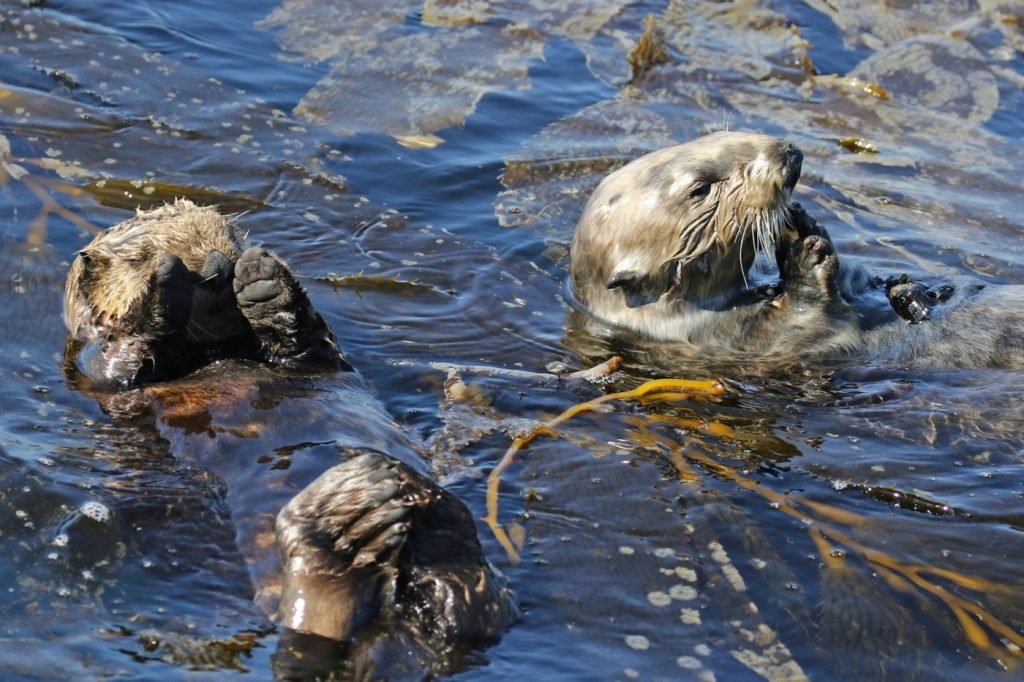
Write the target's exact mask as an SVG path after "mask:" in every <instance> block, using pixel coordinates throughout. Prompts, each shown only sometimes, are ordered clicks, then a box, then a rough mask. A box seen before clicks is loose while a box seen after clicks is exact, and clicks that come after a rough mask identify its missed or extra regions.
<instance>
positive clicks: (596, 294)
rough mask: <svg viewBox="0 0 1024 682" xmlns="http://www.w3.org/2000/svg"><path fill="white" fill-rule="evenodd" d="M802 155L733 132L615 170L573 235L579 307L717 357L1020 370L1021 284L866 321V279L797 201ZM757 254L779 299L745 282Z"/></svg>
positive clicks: (1023, 334) (905, 292)
mask: <svg viewBox="0 0 1024 682" xmlns="http://www.w3.org/2000/svg"><path fill="white" fill-rule="evenodd" d="M802 158H803V157H802V155H801V154H800V152H799V151H798V150H796V149H795V148H794V147H792V146H791V145H789V144H787V143H785V142H783V141H781V140H778V139H775V138H771V137H768V136H765V135H754V134H747V133H735V132H726V133H715V134H713V135H708V136H705V137H702V138H698V139H697V140H694V141H692V142H688V143H686V144H682V145H678V146H675V147H670V148H668V149H664V150H661V151H658V152H654V153H653V154H648V155H647V156H644V157H641V158H639V159H637V160H636V161H633V162H632V163H630V164H627V165H626V166H624V167H623V168H621V169H619V170H618V171H615V172H614V173H612V174H610V175H609V176H608V177H607V178H605V180H604V181H602V183H601V184H600V185H599V186H598V188H597V190H595V192H594V194H593V196H592V197H591V199H590V201H589V202H588V203H587V206H586V208H585V209H584V211H583V214H582V216H581V217H580V220H579V222H578V223H577V225H576V232H575V234H574V236H573V241H572V247H571V251H570V257H571V263H570V272H571V278H572V284H573V289H574V292H575V294H576V296H577V298H578V299H579V301H580V303H581V304H582V305H583V306H584V307H585V308H586V311H587V312H588V313H589V314H591V315H593V316H595V317H597V318H599V319H601V320H603V321H605V322H606V323H611V324H612V325H613V326H615V327H617V328H619V329H620V330H622V331H625V332H626V333H627V334H634V335H637V336H640V337H642V338H647V339H651V340H654V341H677V342H682V343H685V344H688V345H691V346H694V347H696V348H697V349H699V348H700V347H704V348H707V349H709V350H711V349H714V350H713V353H714V354H717V355H719V356H721V354H722V353H728V352H730V351H734V352H737V353H745V354H746V355H747V357H749V356H750V355H754V356H759V357H760V358H761V360H764V361H767V362H769V363H776V362H780V361H782V362H801V361H814V360H823V359H827V358H833V357H841V356H850V355H854V354H867V355H870V356H872V357H877V358H880V359H882V360H883V361H886V362H891V363H895V364H901V365H918V366H924V367H935V366H939V367H977V368H984V367H1006V368H1024V353H1022V352H1021V351H1022V349H1024V287H1010V286H1006V287H999V288H998V292H996V291H992V290H990V289H984V290H982V288H980V287H978V286H977V285H970V284H961V285H960V286H959V287H957V288H956V293H955V294H953V295H951V296H950V295H949V294H948V293H947V294H946V295H944V296H942V297H940V298H941V300H937V299H936V300H933V299H932V298H929V297H928V295H927V292H926V291H925V290H924V289H923V288H922V287H915V286H914V285H913V284H912V283H909V284H900V285H899V286H898V288H897V289H896V290H891V291H890V302H891V305H892V310H890V311H888V316H887V318H886V319H883V320H881V321H874V322H872V323H870V324H868V325H865V323H864V320H867V319H871V318H872V317H874V311H869V310H867V309H863V310H861V309H858V307H857V304H858V296H857V294H858V292H859V291H861V290H863V288H864V286H865V283H866V282H868V281H869V280H870V279H871V278H870V277H868V276H867V274H866V273H863V272H861V271H860V270H859V269H856V268H845V267H843V266H842V264H841V261H840V259H839V257H838V255H836V254H835V251H834V249H833V247H832V244H831V241H830V240H829V238H828V233H827V231H826V230H824V228H822V227H821V226H819V225H818V224H817V223H816V222H815V221H814V220H813V218H811V217H810V216H808V215H807V214H806V212H804V211H803V209H802V208H800V206H799V205H798V204H790V203H789V201H790V195H791V192H792V189H793V187H794V186H795V185H796V182H797V180H798V178H799V174H800V164H801V160H802ZM757 251H761V252H763V253H766V254H768V253H771V252H773V251H774V255H775V259H776V261H777V263H778V265H779V273H780V275H781V276H782V280H783V281H782V283H781V293H776V292H775V291H774V290H771V291H768V292H764V291H761V290H757V289H752V288H751V287H750V286H749V281H748V273H749V270H750V267H751V265H752V263H753V260H754V256H755V253H756V252H757ZM946 299H948V300H946ZM908 322H909V323H908Z"/></svg>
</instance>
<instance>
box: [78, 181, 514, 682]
mask: <svg viewBox="0 0 1024 682" xmlns="http://www.w3.org/2000/svg"><path fill="white" fill-rule="evenodd" d="M231 227H232V226H231V221H230V220H227V219H225V218H224V217H223V216H221V215H220V214H219V213H218V212H217V211H216V210H215V209H213V208H209V207H199V206H196V205H194V204H192V203H191V202H188V201H184V200H179V201H176V202H175V203H174V204H173V205H168V206H164V207H161V208H157V209H155V210H151V211H140V212H139V213H138V215H136V216H135V217H134V218H132V219H130V220H128V221H125V222H124V223H121V224H119V225H116V226H114V227H112V228H111V229H110V230H108V231H107V232H104V233H102V234H100V235H99V236H97V237H96V238H95V240H94V241H93V242H92V243H91V244H89V245H88V246H87V247H86V248H85V249H83V251H82V252H80V254H79V256H78V258H77V259H76V260H75V263H74V264H73V266H72V268H71V271H70V273H69V276H68V282H67V287H66V299H65V319H66V321H67V324H68V329H69V336H70V337H73V338H74V339H77V340H78V341H79V343H78V344H74V343H72V344H69V345H68V352H69V353H71V357H69V358H68V362H67V363H66V365H67V366H68V368H69V372H70V375H76V369H77V370H81V372H82V373H84V374H86V377H87V379H86V380H85V381H83V382H81V383H80V384H79V385H82V386H83V388H85V390H88V391H90V392H91V393H92V394H93V395H96V396H97V397H98V398H99V399H100V400H101V402H102V404H103V405H104V407H105V409H107V410H108V411H109V412H111V413H113V414H115V415H119V416H126V415H128V416H132V417H139V416H140V415H145V414H147V413H148V414H151V415H152V416H153V418H154V425H155V427H156V429H157V431H158V432H159V435H160V436H161V437H162V438H163V439H164V440H166V441H168V442H169V443H171V448H172V450H173V451H174V454H175V455H176V456H177V457H178V458H179V460H181V461H182V463H183V465H186V466H199V467H202V468H205V469H208V470H211V471H213V472H214V473H216V474H217V475H218V476H219V477H220V478H221V479H222V480H223V481H224V482H225V483H226V486H227V499H228V503H229V506H230V507H231V509H232V514H233V518H234V519H235V525H236V532H237V534H238V538H239V545H240V547H241V548H242V550H243V553H244V554H245V555H246V559H247V562H248V564H249V568H250V573H251V575H252V577H253V582H254V586H255V590H256V601H257V603H258V604H259V605H260V606H261V607H262V608H263V609H264V610H265V611H266V612H267V613H268V615H270V616H271V618H272V619H273V620H274V621H275V622H277V623H279V624H281V625H282V626H284V627H286V628H288V629H290V630H292V631H295V632H296V633H306V634H311V635H315V636H318V637H323V638H328V639H332V640H344V641H348V642H350V644H351V646H352V647H354V649H353V650H354V651H357V652H358V651H363V652H366V651H371V652H372V651H376V650H379V649H380V648H381V645H380V641H381V638H382V637H385V634H382V633H386V637H385V638H388V637H391V638H393V637H394V636H395V634H394V633H395V632H399V631H400V632H403V633H405V634H404V635H403V636H402V637H400V638H399V640H400V641H401V642H402V644H398V645H395V646H404V647H405V649H406V650H415V649H416V647H417V646H419V647H420V653H419V655H418V656H419V658H420V659H422V662H423V666H424V667H427V668H428V669H429V668H430V667H431V666H430V659H431V656H432V653H436V652H438V651H443V650H444V649H445V648H446V647H450V646H452V645H453V642H456V641H459V640H466V639H472V638H479V637H492V636H495V635H497V634H499V633H500V632H501V631H502V630H503V629H504V628H505V627H507V626H508V625H509V624H510V623H511V622H512V621H513V620H514V619H515V618H516V617H517V614H518V611H517V607H516V605H515V603H514V600H513V599H512V597H511V594H510V593H509V591H508V589H507V587H506V586H505V582H504V579H503V578H502V577H501V575H500V574H498V573H497V572H496V571H495V570H494V569H493V567H492V566H491V565H490V564H489V563H488V562H487V560H486V558H485V557H484V554H483V550H482V548H481V546H480V543H479V540H478V538H477V534H476V527H475V524H474V521H473V518H472V515H471V514H470V512H469V510H468V509H467V508H466V506H465V505H464V504H463V503H462V502H461V501H459V500H458V499H457V498H456V497H455V496H453V495H452V494H451V493H449V492H447V491H446V490H444V489H442V488H441V487H439V486H438V485H437V484H436V483H435V482H434V481H433V480H432V479H431V478H430V477H429V476H428V475H427V467H426V461H425V457H424V455H423V451H422V448H421V446H420V445H419V444H418V443H417V442H416V441H415V440H414V439H412V438H411V437H409V436H408V435H407V434H405V433H404V432H403V431H402V430H401V429H400V428H399V427H398V426H397V425H396V424H395V423H394V421H393V420H392V419H391V418H390V417H389V416H388V415H387V414H386V412H385V411H384V409H383V407H382V406H381V405H380V404H379V403H378V402H377V401H376V400H375V399H374V398H373V397H372V396H371V395H370V393H369V391H368V389H367V387H366V386H365V384H364V383H363V381H362V379H361V378H360V377H359V375H358V374H357V373H356V372H355V371H352V369H351V367H350V366H349V365H348V363H347V362H346V361H345V360H344V357H343V356H342V353H341V351H340V349H339V348H338V346H337V344H336V342H335V337H334V335H333V333H332V332H331V330H330V328H329V327H328V325H327V324H326V322H325V321H324V320H323V318H322V317H321V316H320V315H319V314H318V313H317V312H316V310H314V309H313V307H312V305H311V304H310V301H309V298H308V296H307V295H306V293H305V292H304V291H303V290H302V287H301V286H299V284H298V283H297V282H296V280H295V278H294V277H293V276H292V274H291V273H290V271H289V270H288V267H287V266H286V265H285V263H284V262H283V261H282V260H281V259H279V258H278V257H277V256H275V255H274V254H273V253H271V252H269V251H267V250H266V249H263V248H261V247H250V248H248V249H244V250H243V249H241V247H240V246H239V245H238V241H237V239H236V238H235V236H234V234H233V233H232V229H231ZM83 342H84V351H82V352H83V353H85V354H88V355H89V357H88V358H86V359H85V360H84V361H83V358H82V357H81V355H79V356H77V357H76V356H75V353H76V352H77V351H78V350H79V349H81V348H82V346H83ZM214 359H216V360H218V361H217V362H211V360H214ZM280 367H284V368H286V369H287V370H288V371H285V372H282V371H281V370H280V369H279V368H280ZM296 368H305V369H308V370H318V371H317V372H316V373H315V374H313V373H311V372H309V371H307V372H302V371H299V372H296V371H294V370H295V369H296ZM193 370H195V371H193ZM325 370H330V371H325ZM183 374H185V375H186V376H183V377H181V378H174V377H179V376H181V375H183ZM76 379H77V377H76ZM164 379H167V380H164ZM311 379H312V380H313V381H312V382H311ZM311 383H312V384H315V385H313V386H311ZM143 425H144V422H140V426H143ZM267 453H273V456H272V457H270V458H269V459H268V454H267ZM282 458H283V459H284V463H282V461H281V459H282ZM275 534H276V537H277V542H276V547H275V543H274V542H273V541H270V542H268V538H273V537H274V535H275ZM357 655H358V654H357ZM299 658H301V655H300V656H299Z"/></svg>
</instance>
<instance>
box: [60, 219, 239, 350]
mask: <svg viewBox="0 0 1024 682" xmlns="http://www.w3.org/2000/svg"><path fill="white" fill-rule="evenodd" d="M213 251H219V252H220V253H222V254H224V255H225V256H226V257H227V258H228V259H230V260H232V261H233V260H235V259H237V257H238V250H237V247H236V240H235V236H234V234H233V233H232V231H231V226H230V222H229V221H228V220H227V219H226V218H225V217H224V216H222V215H220V214H219V213H218V212H217V210H216V209H214V208H212V207H208V206H197V205H195V204H193V203H192V202H190V201H187V200H184V199H179V200H177V201H175V203H174V204H169V205H166V206H163V207H160V208H157V209H154V210H151V211H139V212H138V214H137V215H136V216H135V217H134V218H132V219H130V220H126V221H125V222H123V223H120V224H118V225H115V226H114V227H112V228H110V229H109V230H106V231H105V232H102V233H100V234H99V235H97V236H96V238H95V239H93V240H92V242H90V243H89V244H88V245H87V246H86V247H85V248H84V249H82V250H81V251H80V252H79V253H78V256H77V257H76V258H75V260H74V262H73V263H72V264H71V270H70V271H69V272H68V280H67V286H66V289H65V293H64V322H65V324H66V325H67V328H68V330H69V331H70V333H71V336H72V338H74V339H76V340H78V341H83V342H89V341H92V340H94V339H97V338H100V337H102V336H104V335H106V334H107V333H109V332H110V331H111V330H113V331H116V332H117V333H128V334H131V333H140V332H141V330H140V329H139V325H140V324H141V318H142V316H143V314H144V313H145V312H147V311H145V310H143V308H144V307H145V305H144V302H145V301H146V299H147V297H148V296H149V295H150V293H151V289H152V287H153V284H154V278H155V277H157V278H158V276H159V273H158V272H157V271H158V270H159V268H160V263H161V262H162V260H161V259H163V258H164V257H165V256H166V255H167V254H170V255H172V256H175V257H177V258H178V259H180V260H181V261H182V263H183V264H184V266H185V268H186V269H187V270H188V271H190V272H192V273H199V272H201V270H202V268H203V266H204V262H205V260H206V258H207V256H208V254H210V253H211V252H213Z"/></svg>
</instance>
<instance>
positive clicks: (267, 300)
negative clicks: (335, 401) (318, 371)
mask: <svg viewBox="0 0 1024 682" xmlns="http://www.w3.org/2000/svg"><path fill="white" fill-rule="evenodd" d="M234 290H235V298H236V300H237V301H238V308H239V309H240V310H241V311H242V314H243V315H244V316H245V318H246V320H248V321H249V325H250V326H251V327H252V329H253V331H254V332H255V333H256V337H257V339H258V340H259V343H260V350H261V353H262V354H263V356H264V359H266V360H267V361H269V362H273V363H275V364H279V365H284V366H288V367H292V366H298V367H308V366H320V367H339V366H340V367H345V368H348V367H349V365H348V363H347V362H345V359H344V357H343V356H342V354H341V351H340V350H339V349H338V345H337V342H336V341H335V339H334V334H333V333H332V332H331V329H330V327H328V326H327V323H326V322H324V319H323V318H322V317H320V314H319V313H318V312H316V310H314V309H313V306H312V304H311V303H310V302H309V297H308V296H306V292H305V291H303V289H302V287H301V286H300V285H299V283H298V282H297V281H296V280H295V278H294V277H293V276H292V273H291V272H290V271H289V270H288V266H287V265H285V264H284V262H283V261H282V260H281V259H280V258H278V257H277V256H276V255H274V254H273V253H271V252H270V251H267V250H266V249H264V248H263V247H259V246H253V247H250V248H248V249H246V250H245V251H244V252H243V253H242V255H241V256H240V257H239V259H238V262H236V263H235V280H234Z"/></svg>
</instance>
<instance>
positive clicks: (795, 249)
mask: <svg viewBox="0 0 1024 682" xmlns="http://www.w3.org/2000/svg"><path fill="white" fill-rule="evenodd" d="M838 272H839V257H838V256H837V255H836V251H835V248H833V246H832V242H830V241H828V240H827V239H825V238H824V237H822V236H819V235H810V236H807V237H804V238H803V239H800V240H798V241H796V242H794V243H793V245H792V246H791V247H790V250H789V255H788V257H787V258H786V262H785V265H784V267H783V270H782V274H783V277H784V279H785V281H786V293H787V295H789V296H790V297H791V298H793V299H795V300H799V301H806V302H817V301H822V300H825V301H828V300H832V299H835V298H838V296H839V290H838V287H837V286H836V274H837V273H838Z"/></svg>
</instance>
